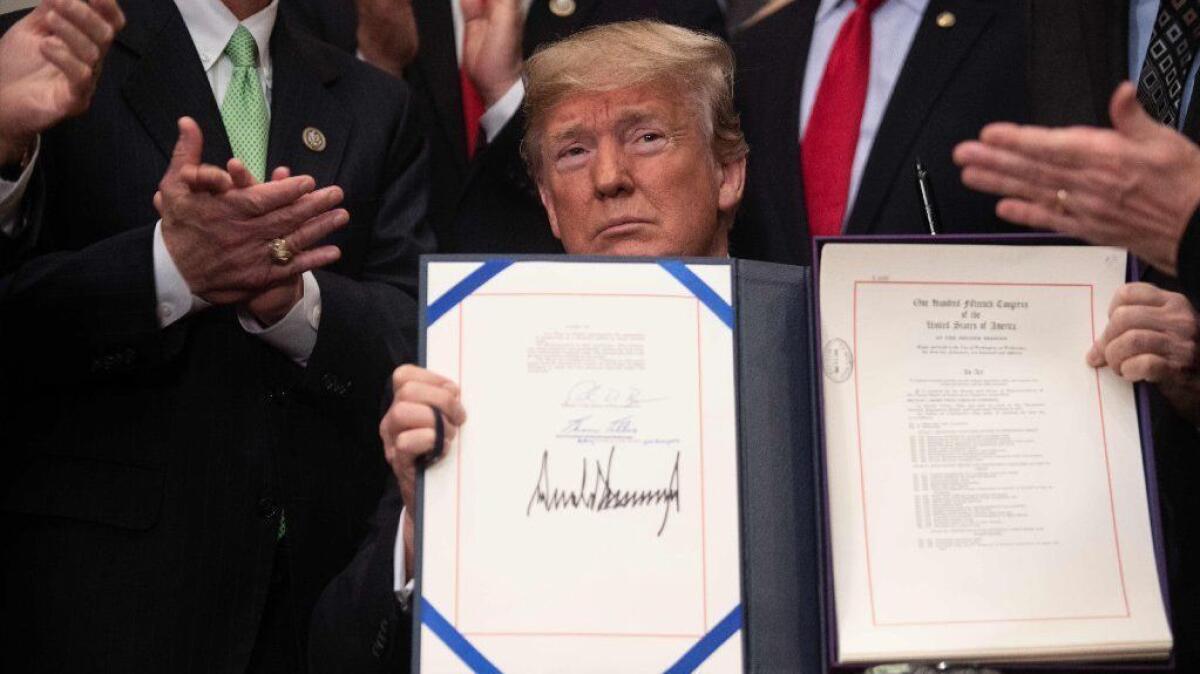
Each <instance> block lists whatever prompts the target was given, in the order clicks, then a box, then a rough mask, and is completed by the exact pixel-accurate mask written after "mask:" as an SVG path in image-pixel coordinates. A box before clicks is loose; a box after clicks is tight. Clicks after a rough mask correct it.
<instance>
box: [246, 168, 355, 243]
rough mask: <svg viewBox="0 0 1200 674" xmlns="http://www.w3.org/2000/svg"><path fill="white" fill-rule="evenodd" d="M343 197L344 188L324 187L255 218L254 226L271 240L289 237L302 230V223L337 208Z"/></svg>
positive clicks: (287, 180) (286, 179) (270, 184)
mask: <svg viewBox="0 0 1200 674" xmlns="http://www.w3.org/2000/svg"><path fill="white" fill-rule="evenodd" d="M292 180H295V178H285V179H283V180H278V181H274V182H269V183H263V184H261V185H258V186H256V187H255V188H253V189H262V188H264V187H270V186H272V185H281V184H284V183H287V182H289V181H292ZM342 196H343V193H342V188H340V187H338V186H336V185H334V186H330V187H324V188H322V189H319V190H317V191H315V192H311V193H309V194H304V195H302V196H301V197H300V198H299V199H296V200H294V201H292V202H291V203H288V204H285V205H284V206H281V207H280V208H277V209H274V210H272V211H270V212H268V213H266V214H264V215H262V216H260V217H257V218H255V219H254V220H253V226H254V227H256V228H258V229H259V230H261V231H262V232H263V233H264V234H265V235H266V236H269V237H271V238H274V237H277V236H289V235H291V234H292V233H293V232H295V231H296V230H297V229H298V228H302V227H303V226H304V225H303V224H302V223H307V222H308V221H310V220H312V219H313V218H316V217H317V216H319V215H322V214H324V213H327V212H331V211H332V210H333V209H335V208H337V205H338V204H339V203H341V201H342ZM313 240H315V241H319V240H320V238H319V237H318V238H317V239H313Z"/></svg>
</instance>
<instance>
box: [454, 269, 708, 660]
mask: <svg viewBox="0 0 1200 674" xmlns="http://www.w3.org/2000/svg"><path fill="white" fill-rule="evenodd" d="M475 297H618V298H623V299H683V300H692V301H693V302H695V305H696V388H697V406H698V408H699V409H698V412H699V414H698V421H699V425H700V428H699V453H700V462H699V465H700V575H701V577H700V590H701V603H702V606H703V616H702V621H703V622H702V626H703V629H702V630H701V631H699V632H697V633H694V634H675V633H649V632H483V631H470V632H462V634H463V636H471V637H603V638H613V637H618V638H660V639H699V638H700V637H702V636H704V635H705V634H706V633H707V632H708V629H709V623H708V544H707V534H706V532H707V530H708V520H707V518H706V515H705V507H704V504H705V501H706V498H705V493H706V492H705V484H704V368H703V345H702V343H701V336H700V335H701V319H700V316H701V314H702V311H701V306H700V300H699V299H697V298H696V297H695V296H694V295H673V294H662V293H657V294H656V293H569V292H563V293H546V292H541V293H502V292H477V293H473V294H472V295H470V296H469V297H467V298H465V299H464V300H463V301H462V302H460V303H459V305H458V388H459V395H460V396H461V395H462V391H463V390H464V389H463V382H464V381H465V377H464V376H463V342H464V341H465V340H464V339H463V334H464V321H463V308H464V307H465V306H466V304H467V302H468V301H469V300H471V299H472V298H475ZM456 451H457V455H458V457H459V460H458V461H456V462H455V470H456V476H455V495H454V618H453V621H452V624H453V625H454V627H455V628H456V629H457V628H458V627H459V571H460V569H461V567H462V564H461V554H460V553H461V550H462V545H461V540H462V539H461V534H462V527H461V516H460V514H461V509H462V456H463V442H462V436H461V435H460V436H459V437H458V440H457V447H456Z"/></svg>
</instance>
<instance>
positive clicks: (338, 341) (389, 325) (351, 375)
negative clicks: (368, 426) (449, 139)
mask: <svg viewBox="0 0 1200 674" xmlns="http://www.w3.org/2000/svg"><path fill="white" fill-rule="evenodd" d="M405 91H407V90H405ZM404 102H405V103H404V108H403V113H402V114H401V115H400V121H399V123H398V125H397V129H396V132H395V134H394V136H393V140H392V143H391V147H390V148H389V152H388V156H387V160H386V164H385V166H386V167H387V168H386V170H387V171H390V172H391V173H390V175H387V176H384V178H383V180H382V183H381V184H382V186H383V187H382V191H381V193H380V207H379V212H378V215H377V217H376V222H375V227H374V229H373V230H372V233H371V242H370V246H369V249H368V251H367V257H366V261H365V264H364V267H363V271H362V273H361V274H360V275H359V277H358V278H357V279H351V278H347V277H345V276H341V275H339V274H336V273H333V272H328V271H322V270H318V271H317V272H316V277H317V281H318V283H320V286H321V305H322V306H321V321H320V328H319V329H318V331H317V343H316V346H315V347H314V348H313V352H312V355H311V356H310V358H309V360H308V367H307V368H306V369H305V374H304V380H303V383H302V386H304V387H305V388H307V389H308V390H310V391H311V392H315V393H318V394H326V395H327V394H333V395H335V396H336V397H340V398H352V399H356V400H357V401H358V402H357V403H356V404H358V405H360V406H363V407H364V408H368V409H374V408H375V405H377V403H378V393H379V391H381V390H383V388H384V385H385V382H386V381H387V378H388V376H389V375H390V374H391V371H392V369H393V368H394V367H395V366H396V365H397V364H399V363H401V362H405V361H409V360H412V358H413V357H414V356H415V355H416V348H415V346H416V323H417V305H416V294H417V291H416V289H417V284H418V277H417V274H418V264H417V263H418V258H419V256H420V255H421V254H423V253H428V252H432V251H433V248H434V241H433V235H432V233H431V232H430V230H429V228H428V227H427V225H426V223H425V211H426V208H427V204H428V200H429V176H428V149H427V147H426V145H425V143H424V139H423V136H422V134H421V132H420V129H419V127H418V122H417V120H416V119H415V113H414V111H413V109H412V105H411V99H410V98H408V97H407V95H406V96H405V98H404Z"/></svg>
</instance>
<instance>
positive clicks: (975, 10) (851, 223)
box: [846, 0, 993, 234]
mask: <svg viewBox="0 0 1200 674" xmlns="http://www.w3.org/2000/svg"><path fill="white" fill-rule="evenodd" d="M947 11H948V12H953V13H954V15H955V17H956V18H957V22H956V23H955V25H954V27H953V28H949V29H947V28H940V27H939V26H938V25H937V23H936V21H935V19H936V17H937V16H938V15H939V14H941V13H942V12H947ZM992 14H993V10H992V9H991V8H989V7H986V6H984V5H982V4H980V3H975V2H970V1H969V0H933V1H932V2H930V3H929V6H928V7H927V8H926V10H925V16H924V17H922V18H921V25H920V26H919V27H918V28H917V34H916V36H915V38H914V39H913V44H912V47H911V48H910V49H909V53H908V58H907V60H906V61H905V63H904V67H903V68H902V69H901V71H900V77H899V79H897V81H896V86H895V89H893V90H892V96H891V99H890V100H889V101H888V105H887V109H886V110H885V111H884V114H883V119H882V120H881V122H880V125H879V130H878V132H877V133H876V134H875V143H874V146H873V147H872V148H871V153H870V156H869V157H868V158H867V164H866V167H865V168H864V170H863V176H862V180H860V181H859V187H858V194H857V196H856V197H855V201H854V205H853V207H852V209H851V211H850V218H849V219H848V220H847V225H846V233H847V234H868V233H870V229H871V228H870V225H869V223H872V222H874V220H875V216H876V214H877V213H878V211H879V209H880V208H881V207H882V206H883V201H884V198H885V197H886V196H887V194H888V187H889V186H890V185H891V184H892V183H893V181H894V180H895V178H896V174H897V172H899V171H901V170H902V169H905V168H911V167H905V166H903V164H904V159H905V158H906V157H907V156H908V153H909V149H910V148H911V147H912V144H913V142H914V141H915V140H916V138H917V136H918V135H919V134H920V132H921V130H922V128H923V127H924V126H925V119H926V118H927V117H928V116H929V112H930V110H931V109H932V108H933V106H934V104H935V103H936V102H937V100H938V98H939V97H940V96H941V94H942V91H943V90H944V89H945V88H946V86H947V85H948V84H949V83H950V80H951V78H952V77H953V76H954V73H955V72H956V71H957V70H958V66H959V64H961V63H962V62H963V60H964V59H966V58H967V56H968V55H969V54H970V53H971V48H972V46H973V45H974V44H975V42H976V41H977V40H978V38H979V35H980V33H982V32H983V30H984V28H985V27H986V26H987V24H988V23H989V22H990V21H991V19H992Z"/></svg>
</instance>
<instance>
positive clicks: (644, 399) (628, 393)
mask: <svg viewBox="0 0 1200 674" xmlns="http://www.w3.org/2000/svg"><path fill="white" fill-rule="evenodd" d="M660 400H666V398H652V397H648V396H646V395H645V394H644V393H642V391H641V389H639V388H638V387H636V386H629V387H621V386H605V385H603V384H600V383H598V382H596V381H594V380H591V379H585V380H583V381H581V382H577V383H575V384H574V385H572V386H571V388H570V389H568V390H567V395H566V398H565V399H564V400H563V407H608V408H634V409H636V408H639V407H641V406H642V405H645V404H647V403H655V402H659V401H660Z"/></svg>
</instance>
